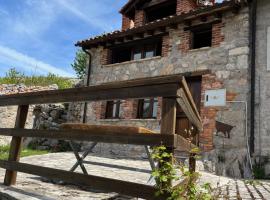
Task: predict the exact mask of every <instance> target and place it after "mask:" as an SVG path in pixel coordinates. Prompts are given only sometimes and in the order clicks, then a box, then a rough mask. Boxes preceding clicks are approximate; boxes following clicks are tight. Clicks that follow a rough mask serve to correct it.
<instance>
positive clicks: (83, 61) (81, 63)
mask: <svg viewBox="0 0 270 200" xmlns="http://www.w3.org/2000/svg"><path fill="white" fill-rule="evenodd" d="M86 65H87V54H86V53H85V52H83V51H82V50H78V51H77V52H76V57H75V60H74V63H73V64H71V66H72V68H73V69H74V70H75V72H76V74H77V76H78V78H80V79H83V78H84V77H85V74H86Z"/></svg>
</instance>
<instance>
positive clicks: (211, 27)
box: [190, 24, 213, 49]
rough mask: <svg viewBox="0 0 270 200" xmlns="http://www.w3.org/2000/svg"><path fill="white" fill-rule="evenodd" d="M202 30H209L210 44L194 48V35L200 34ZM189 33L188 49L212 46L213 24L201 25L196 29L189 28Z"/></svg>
mask: <svg viewBox="0 0 270 200" xmlns="http://www.w3.org/2000/svg"><path fill="white" fill-rule="evenodd" d="M202 32H210V33H211V39H210V45H207V46H206V45H205V46H201V47H196V48H195V36H196V35H198V34H202ZM190 34H191V42H190V49H200V48H205V47H212V41H213V26H212V24H211V25H208V26H203V27H198V28H196V29H192V30H190Z"/></svg>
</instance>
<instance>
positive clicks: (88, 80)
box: [82, 48, 92, 124]
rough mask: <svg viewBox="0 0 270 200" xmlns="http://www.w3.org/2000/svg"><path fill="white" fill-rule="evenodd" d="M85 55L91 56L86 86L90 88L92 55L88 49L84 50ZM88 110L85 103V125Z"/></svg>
mask: <svg viewBox="0 0 270 200" xmlns="http://www.w3.org/2000/svg"><path fill="white" fill-rule="evenodd" d="M82 50H83V51H84V53H86V54H87V55H88V56H89V62H88V70H87V77H86V78H87V80H86V86H87V87H88V86H89V85H90V76H91V69H92V54H91V53H90V52H88V51H87V50H86V49H84V48H83V49H82ZM87 108H88V104H87V102H85V103H84V109H83V123H84V124H85V123H86V120H87Z"/></svg>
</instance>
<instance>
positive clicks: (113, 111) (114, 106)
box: [106, 101, 121, 119]
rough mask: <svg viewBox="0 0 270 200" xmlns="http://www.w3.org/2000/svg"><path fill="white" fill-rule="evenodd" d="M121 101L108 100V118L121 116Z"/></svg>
mask: <svg viewBox="0 0 270 200" xmlns="http://www.w3.org/2000/svg"><path fill="white" fill-rule="evenodd" d="M120 103H121V102H120V101H108V102H107V108H106V118H108V119H110V118H118V117H119V109H120Z"/></svg>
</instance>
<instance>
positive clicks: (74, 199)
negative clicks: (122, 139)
mask: <svg viewBox="0 0 270 200" xmlns="http://www.w3.org/2000/svg"><path fill="white" fill-rule="evenodd" d="M75 161H76V160H75V158H74V155H73V154H72V153H54V154H48V155H42V156H32V157H27V158H23V159H22V160H21V162H24V163H29V164H35V165H39V166H46V167H53V168H56V169H63V170H69V169H70V168H71V167H72V165H73V164H74V162H75ZM87 161H89V162H92V165H86V168H87V171H88V173H89V174H93V175H97V176H103V177H109V178H115V179H120V180H125V181H131V182H136V183H143V184H147V182H148V180H149V178H150V166H149V162H148V161H146V160H128V159H120V158H119V159H113V158H102V157H97V156H89V157H88V158H87ZM97 163H100V164H101V166H97ZM108 164H110V165H115V166H116V167H117V168H112V167H111V166H108ZM77 172H80V169H78V170H77ZM201 174H202V176H201V178H200V180H199V182H200V183H205V182H209V183H211V185H212V186H213V187H218V188H219V190H218V193H219V194H220V195H219V199H243V200H246V199H265V200H268V199H270V183H269V182H259V183H256V184H248V183H247V182H246V181H242V180H233V179H230V178H226V177H219V176H216V175H213V174H209V173H205V172H201ZM3 179H4V170H3V169H0V182H3ZM1 195H2V196H1ZM9 196H11V197H13V198H7V197H9ZM1 197H2V198H1ZM6 199H18V200H38V199H39V200H56V199H57V200H86V199H87V200H89V199H90V200H91V199H93V200H94V199H104V200H105V199H111V200H117V199H118V200H120V199H122V200H127V199H132V198H128V197H121V196H119V195H117V194H115V193H105V192H101V191H92V190H90V189H89V188H78V187H76V186H70V185H63V184H62V185H59V184H57V185H56V184H52V183H51V182H48V181H46V180H45V179H42V178H40V177H37V176H34V175H28V174H23V173H18V181H17V185H16V186H14V187H5V186H3V185H0V200H6Z"/></svg>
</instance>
